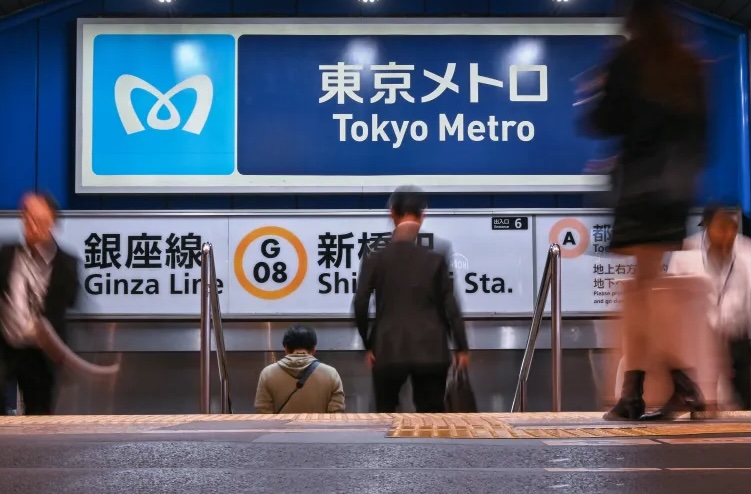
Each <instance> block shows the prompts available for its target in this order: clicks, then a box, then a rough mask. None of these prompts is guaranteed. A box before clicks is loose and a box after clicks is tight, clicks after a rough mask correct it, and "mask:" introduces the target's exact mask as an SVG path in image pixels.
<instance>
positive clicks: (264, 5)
mask: <svg viewBox="0 0 751 494" xmlns="http://www.w3.org/2000/svg"><path fill="white" fill-rule="evenodd" d="M617 3H618V2H617V0H575V1H569V2H565V3H564V2H560V3H559V2H555V1H553V0H378V2H376V3H374V4H372V5H371V4H367V5H365V4H363V3H361V2H359V1H357V0H173V1H172V2H170V4H166V3H165V4H162V3H159V2H157V1H155V0H81V1H78V2H76V1H75V0H57V1H54V0H53V1H52V2H49V3H48V4H45V5H43V6H42V7H39V8H34V9H29V10H28V11H27V12H25V13H23V14H20V15H17V16H15V17H10V18H3V19H0V64H2V66H3V70H4V77H2V78H0V108H2V109H3V116H4V117H5V118H3V119H1V120H0V136H2V137H1V139H2V141H0V142H2V146H1V147H0V166H2V167H3V170H13V173H12V174H6V177H10V178H7V179H6V180H4V181H2V183H0V208H1V209H11V208H15V207H16V205H17V203H18V199H19V198H20V196H21V194H22V193H23V192H24V191H26V190H28V189H31V188H34V187H38V188H40V189H45V190H49V191H51V192H52V193H54V194H55V195H56V196H57V197H58V198H59V199H60V202H61V205H62V206H63V207H65V208H69V209H98V208H104V209H110V208H113V209H141V208H171V209H215V208H216V209H222V208H236V209H264V208H269V209H287V208H308V207H311V208H353V207H362V208H378V209H381V208H383V207H384V205H385V204H386V200H387V197H386V196H384V195H375V196H371V195H368V196H361V195H349V196H291V195H283V196H267V195H254V196H249V195H238V196H229V195H223V196H201V197H195V196H150V197H144V196H140V197H128V196H110V197H102V196H96V195H75V194H73V185H74V142H75V124H74V122H75V21H76V18H77V17H81V16H84V17H85V16H90V17H94V16H100V15H105V16H118V15H123V16H139V17H164V16H168V17H177V16H220V17H223V16H231V15H236V16H243V17H252V16H269V15H272V16H295V15H299V16H303V17H305V16H312V17H316V16H361V15H364V16H461V15H474V16H486V15H493V16H569V15H573V16H578V15H582V16H598V15H612V14H613V13H614V12H615V8H616V5H617ZM34 12H39V13H43V14H45V15H42V16H41V17H40V15H39V14H37V15H35V14H34ZM689 12H690V10H689ZM687 18H689V20H690V21H692V30H694V31H699V32H701V34H702V35H703V36H705V39H706V42H705V46H704V49H705V50H706V52H707V53H708V54H709V55H710V58H712V59H714V63H713V64H710V65H709V69H708V70H710V71H714V72H716V73H717V74H727V73H732V74H739V70H740V68H741V67H742V64H746V63H747V60H746V59H745V58H744V55H743V54H742V53H741V52H740V50H735V51H733V49H732V46H733V43H735V46H737V45H738V44H739V42H743V41H745V37H744V36H742V34H741V33H742V31H741V30H740V29H739V28H738V27H737V26H733V25H732V24H730V23H727V22H724V21H722V20H718V19H712V18H710V17H708V16H706V15H703V14H696V13H693V14H687ZM37 76H38V77H37ZM737 80H738V79H737V78H736V79H735V81H736V84H733V78H732V77H725V79H724V80H722V81H719V82H715V83H714V84H720V85H721V86H722V87H718V91H716V92H715V94H716V97H717V98H720V99H722V98H724V99H725V100H726V101H725V104H726V105H728V104H730V105H734V104H735V103H737V102H738V101H737V100H738V92H737V88H738V85H737ZM726 86H727V87H726ZM735 107H736V108H737V113H736V114H735V115H733V117H732V118H725V119H724V120H723V123H721V124H720V125H719V126H718V127H717V129H715V130H714V132H713V138H714V139H716V140H717V142H720V143H723V144H722V145H721V146H719V149H718V151H717V152H718V153H723V152H724V151H723V149H733V148H735V149H737V148H738V146H739V139H740V131H741V130H744V128H742V127H740V126H739V124H738V121H739V119H740V120H742V119H747V118H748V115H747V114H746V112H747V110H745V109H744V106H743V105H742V104H737V105H735ZM723 117H724V115H723ZM745 131H746V132H747V131H748V129H745ZM746 137H747V136H746ZM727 159H728V160H731V161H736V160H737V159H736V158H735V157H730V154H728V156H727ZM744 162H745V166H746V167H747V166H748V165H747V162H748V157H747V156H746V157H745V161H744ZM726 172H727V170H724V171H721V170H720V169H712V170H708V173H707V180H706V182H705V189H706V190H705V193H706V194H705V195H706V196H707V197H712V198H715V199H738V198H740V197H741V193H740V192H739V189H740V190H742V191H743V196H744V197H746V198H747V197H748V195H749V190H748V189H749V187H750V186H751V184H748V183H745V182H747V181H748V170H745V172H744V171H743V170H741V169H739V171H738V173H737V174H733V173H726ZM432 199H433V200H432V207H515V208H524V207H543V208H554V207H575V206H587V205H593V204H600V201H601V198H600V197H598V198H595V197H593V196H581V195H562V196H561V195H558V196H557V195H512V194H504V195H460V196H456V195H454V196H434V197H433V198H432Z"/></svg>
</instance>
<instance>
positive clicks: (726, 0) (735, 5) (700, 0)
mask: <svg viewBox="0 0 751 494" xmlns="http://www.w3.org/2000/svg"><path fill="white" fill-rule="evenodd" d="M54 1H55V0H0V17H4V16H8V15H10V14H13V13H15V12H18V11H20V10H23V9H26V8H28V7H31V6H33V5H37V4H40V3H48V2H54ZM177 1H179V0H177ZM269 1H270V2H273V1H275V0H269ZM352 1H353V2H355V1H357V0H352ZM428 1H429V0H428ZM528 1H532V0H528ZM548 1H552V0H548ZM572 1H576V0H572ZM682 2H683V3H685V4H688V5H692V6H694V7H697V8H698V9H700V10H703V11H705V12H709V13H712V14H715V15H717V16H719V17H724V18H725V19H730V20H731V21H734V22H737V23H739V24H742V25H744V26H747V27H749V26H751V0H682ZM588 3H590V4H591V3H593V2H592V0H588ZM603 3H606V2H603Z"/></svg>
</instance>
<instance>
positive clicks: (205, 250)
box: [200, 243, 212, 414]
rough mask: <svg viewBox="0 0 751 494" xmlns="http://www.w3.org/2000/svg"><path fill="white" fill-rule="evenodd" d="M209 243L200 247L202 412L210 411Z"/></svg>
mask: <svg viewBox="0 0 751 494" xmlns="http://www.w3.org/2000/svg"><path fill="white" fill-rule="evenodd" d="M211 250H212V249H211V244H209V243H205V244H203V247H202V248H201V357H200V358H201V364H200V366H201V370H200V373H201V391H200V392H201V397H200V410H201V413H202V414H207V413H211V293H210V291H209V278H210V272H209V269H210V268H209V266H210V262H211Z"/></svg>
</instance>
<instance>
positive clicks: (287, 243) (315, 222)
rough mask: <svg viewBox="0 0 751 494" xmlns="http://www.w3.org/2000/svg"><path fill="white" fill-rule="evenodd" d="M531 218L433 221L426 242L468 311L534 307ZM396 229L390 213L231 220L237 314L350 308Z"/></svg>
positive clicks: (445, 217) (444, 217) (232, 299)
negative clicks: (443, 260) (365, 264)
mask: <svg viewBox="0 0 751 494" xmlns="http://www.w3.org/2000/svg"><path fill="white" fill-rule="evenodd" d="M516 220H518V221H516ZM530 220H531V219H530V218H529V217H513V218H506V217H503V218H502V217H492V216H491V215H481V216H478V215H473V216H470V215H450V214H441V213H437V214H433V215H431V216H430V217H429V218H428V219H427V220H426V223H425V225H424V228H423V232H424V233H422V234H421V235H420V239H419V241H420V242H421V243H422V244H423V245H425V246H427V247H430V248H433V249H436V250H439V251H443V252H444V253H445V254H447V259H448V261H449V264H450V267H451V271H452V275H453V279H454V287H455V290H456V293H457V295H458V296H459V299H460V303H461V305H462V308H463V310H464V312H465V314H468V315H472V314H496V313H507V314H518V313H526V312H530V311H531V310H532V303H533V302H532V301H533V297H534V294H533V286H534V282H533V279H532V277H533V275H532V263H533V256H532V250H533V249H532V231H531V228H530V224H531V221H530ZM514 221H516V223H517V224H516V225H515V226H514V225H512V227H511V228H509V229H505V228H502V227H501V224H502V223H504V222H511V223H513V222H514ZM392 228H393V226H392V225H391V224H390V222H389V220H388V219H387V218H386V217H385V216H383V217H380V216H378V217H376V216H370V217H368V216H361V215H360V216H357V215H345V214H342V215H340V216H331V215H329V216H323V215H322V216H309V217H300V216H298V217H278V218H263V217H254V218H237V219H230V223H229V231H230V246H231V249H230V251H231V255H232V259H231V263H232V269H233V270H234V276H233V278H232V279H233V281H232V284H231V285H230V287H229V310H230V312H231V313H232V314H244V315H258V314H332V315H334V314H348V313H349V312H350V311H351V304H352V297H353V295H354V292H355V290H356V287H357V275H358V271H359V267H360V261H361V259H362V256H363V254H365V253H367V252H368V251H370V250H379V249H382V248H383V247H384V246H385V245H386V244H387V243H388V241H389V239H390V232H391V229H392Z"/></svg>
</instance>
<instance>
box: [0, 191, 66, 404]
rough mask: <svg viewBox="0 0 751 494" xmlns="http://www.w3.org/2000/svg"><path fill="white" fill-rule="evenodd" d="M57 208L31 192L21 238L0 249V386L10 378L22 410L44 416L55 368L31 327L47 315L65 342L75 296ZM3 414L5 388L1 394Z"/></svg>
mask: <svg viewBox="0 0 751 494" xmlns="http://www.w3.org/2000/svg"><path fill="white" fill-rule="evenodd" d="M57 217H58V207H57V203H56V202H55V200H54V198H52V197H51V196H49V195H46V194H37V193H30V194H27V195H25V196H24V197H23V200H22V203H21V220H22V222H23V234H24V242H23V243H22V244H17V245H7V246H3V247H1V248H0V300H1V301H2V302H3V303H2V304H0V307H1V309H0V389H2V390H4V389H5V384H6V381H7V380H10V379H13V378H15V379H16V380H17V381H18V387H19V389H20V391H21V396H22V397H23V403H24V413H25V414H27V415H49V414H51V413H52V410H53V394H54V389H55V384H56V374H57V370H56V368H55V365H54V364H53V363H52V362H51V360H50V359H49V357H47V355H45V353H44V352H42V350H40V349H39V347H38V344H37V341H36V331H37V330H36V327H37V324H39V321H40V318H46V319H47V320H48V321H49V323H50V325H51V326H52V328H53V329H54V330H55V331H56V332H57V334H58V336H59V337H60V339H61V340H63V341H65V336H66V318H65V314H66V311H67V309H69V308H70V307H72V306H73V305H74V304H75V302H76V298H77V295H78V290H79V284H78V260H77V259H76V258H75V257H74V256H72V255H71V254H69V253H67V252H65V251H64V250H63V249H62V248H61V247H60V246H58V245H57V242H55V238H54V236H53V228H54V226H55V224H56V222H57ZM0 400H2V402H0V413H2V414H5V412H6V406H5V393H0Z"/></svg>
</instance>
